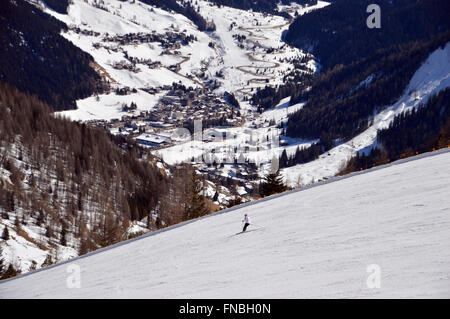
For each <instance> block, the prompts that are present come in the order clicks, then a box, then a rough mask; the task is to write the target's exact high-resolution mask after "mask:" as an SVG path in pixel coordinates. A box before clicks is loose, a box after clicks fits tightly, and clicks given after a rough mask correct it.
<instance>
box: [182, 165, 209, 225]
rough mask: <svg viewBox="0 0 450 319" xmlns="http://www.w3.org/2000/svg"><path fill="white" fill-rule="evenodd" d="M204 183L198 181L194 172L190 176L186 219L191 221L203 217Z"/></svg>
mask: <svg viewBox="0 0 450 319" xmlns="http://www.w3.org/2000/svg"><path fill="white" fill-rule="evenodd" d="M203 184H204V183H203V182H202V181H201V180H200V178H199V177H198V175H197V173H196V172H195V170H192V175H191V183H190V186H191V191H190V194H189V196H188V205H187V210H186V219H193V218H197V217H200V216H203V215H205V214H206V213H207V212H208V210H207V208H206V202H205V197H204V196H203V191H204V185H203Z"/></svg>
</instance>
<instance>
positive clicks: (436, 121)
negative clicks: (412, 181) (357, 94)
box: [342, 88, 450, 173]
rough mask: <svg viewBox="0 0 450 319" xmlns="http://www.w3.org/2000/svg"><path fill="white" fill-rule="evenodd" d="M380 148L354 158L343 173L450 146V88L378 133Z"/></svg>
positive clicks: (400, 116)
mask: <svg viewBox="0 0 450 319" xmlns="http://www.w3.org/2000/svg"><path fill="white" fill-rule="evenodd" d="M378 143H379V145H381V148H375V149H373V150H372V151H371V152H370V153H369V154H367V155H365V154H358V155H357V156H356V157H354V158H352V159H351V160H350V162H349V163H348V164H347V167H346V168H345V169H344V170H343V171H342V173H349V172H353V171H357V170H360V169H366V168H369V167H372V166H375V165H380V164H384V163H386V162H389V161H395V160H397V159H400V158H403V157H407V156H412V155H415V154H419V153H423V152H430V151H432V150H435V149H439V148H443V147H449V146H450V89H448V88H447V89H446V90H444V91H441V92H440V93H439V94H438V95H436V96H433V97H431V98H430V99H429V100H428V102H427V103H426V104H425V105H422V106H420V107H419V108H418V109H416V110H413V111H410V112H406V113H402V114H400V115H398V116H397V117H396V118H395V119H394V121H393V122H392V123H391V125H390V126H389V127H388V128H386V129H384V130H381V131H380V132H379V133H378Z"/></svg>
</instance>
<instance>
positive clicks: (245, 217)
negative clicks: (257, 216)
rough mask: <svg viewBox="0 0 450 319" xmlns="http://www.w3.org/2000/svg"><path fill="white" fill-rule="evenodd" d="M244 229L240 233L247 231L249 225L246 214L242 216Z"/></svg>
mask: <svg viewBox="0 0 450 319" xmlns="http://www.w3.org/2000/svg"><path fill="white" fill-rule="evenodd" d="M243 222H244V229H243V230H242V232H245V230H246V229H247V227H248V225H250V218H249V217H248V215H247V214H245V215H244V220H243Z"/></svg>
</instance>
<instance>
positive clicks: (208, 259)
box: [0, 150, 450, 298]
mask: <svg viewBox="0 0 450 319" xmlns="http://www.w3.org/2000/svg"><path fill="white" fill-rule="evenodd" d="M427 155H431V156H428V157H426V156H420V159H417V160H414V159H413V160H409V159H408V160H407V161H401V163H400V164H399V163H397V164H392V165H389V166H387V167H384V168H381V169H377V170H373V169H372V170H369V171H368V172H366V173H364V174H358V175H356V176H351V177H349V178H345V179H342V180H338V181H336V182H332V183H329V184H324V185H321V186H318V187H313V188H309V189H307V190H304V191H300V192H294V193H289V194H286V195H282V196H279V197H275V198H269V199H268V200H262V201H261V202H257V203H256V204H254V205H247V206H244V207H241V208H237V209H232V210H230V211H228V212H227V213H222V214H217V215H215V216H212V217H207V218H202V219H200V220H198V221H195V222H192V223H187V224H185V225H183V226H181V227H174V228H172V229H170V230H168V231H164V232H159V233H156V234H155V235H153V236H148V237H145V236H144V237H141V238H140V239H138V240H135V241H131V242H129V243H127V244H124V245H118V246H116V247H113V248H111V249H106V250H104V251H103V252H100V253H97V254H91V255H90V256H87V257H85V258H80V259H76V260H74V261H72V262H69V263H66V264H61V265H58V266H56V267H53V268H51V269H48V270H43V271H40V272H36V273H34V274H30V275H28V276H23V277H19V278H16V279H13V280H10V281H6V282H4V283H1V284H0V297H3V298H5V297H9V298H48V297H52V298H55V297H57V298H59V297H68V298H80V297H84V298H93V297H97V298H130V297H133V298H167V297H171V298H232V297H234V298H258V297H262V298H304V297H312V298H314V297H318V298H330V297H342V298H359V297H362V298H364V297H376V298H399V297H402V298H404V297H413V298H428V297H437V298H449V297H450V250H448V246H449V245H450V230H449V229H450V198H449V197H448V194H449V192H450V175H449V173H450V152H449V151H448V150H443V151H440V152H437V153H431V154H427ZM244 213H248V214H249V216H250V218H251V220H252V222H254V223H255V224H252V225H250V227H249V229H248V232H246V233H243V234H236V233H237V232H239V231H240V230H241V227H242V225H241V223H240V222H241V219H242V217H243V215H244ZM373 265H375V266H373ZM78 267H79V268H78ZM77 269H79V270H80V271H81V272H80V277H79V278H80V281H79V283H80V288H71V289H70V288H68V286H67V282H69V283H70V282H72V281H71V280H72V278H74V277H69V276H71V275H73V271H74V270H77ZM372 269H376V270H379V275H380V277H379V279H380V280H379V284H380V285H379V288H373V287H374V286H372V285H370V283H374V282H375V283H376V282H377V281H371V279H373V276H374V275H376V273H375V274H374V272H373V270H372ZM368 270H369V272H368ZM367 282H369V285H368V284H367ZM369 287H372V288H369Z"/></svg>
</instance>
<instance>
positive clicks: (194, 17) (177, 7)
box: [140, 0, 215, 31]
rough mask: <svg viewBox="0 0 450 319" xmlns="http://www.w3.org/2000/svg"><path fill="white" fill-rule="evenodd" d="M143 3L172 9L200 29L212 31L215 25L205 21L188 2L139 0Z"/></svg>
mask: <svg viewBox="0 0 450 319" xmlns="http://www.w3.org/2000/svg"><path fill="white" fill-rule="evenodd" d="M140 1H142V2H143V3H146V4H149V5H152V6H155V7H158V8H161V9H164V10H169V11H170V10H172V11H175V12H177V13H179V14H182V15H184V16H186V18H188V19H190V20H191V21H192V22H194V23H195V25H196V26H197V27H198V29H199V30H200V31H214V30H215V25H214V23H213V22H212V21H207V20H206V19H205V18H204V17H202V16H201V15H200V13H198V12H197V10H196V9H195V7H193V6H192V5H191V4H190V3H189V2H187V1H182V2H181V3H182V4H179V3H178V2H177V1H176V0H140Z"/></svg>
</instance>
